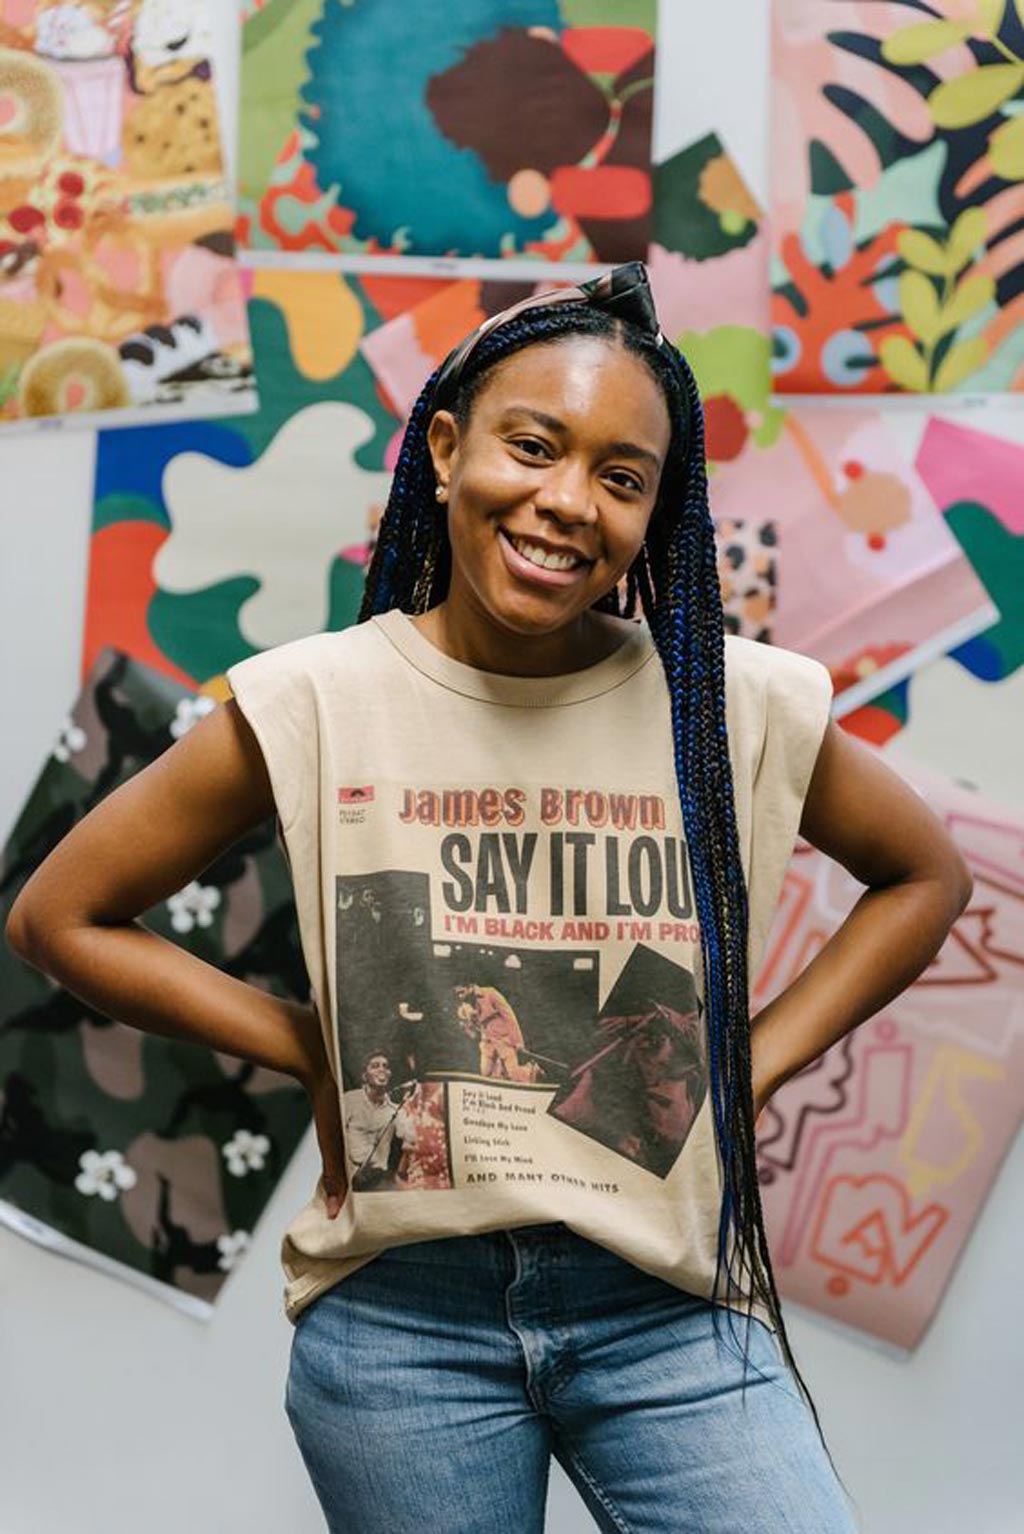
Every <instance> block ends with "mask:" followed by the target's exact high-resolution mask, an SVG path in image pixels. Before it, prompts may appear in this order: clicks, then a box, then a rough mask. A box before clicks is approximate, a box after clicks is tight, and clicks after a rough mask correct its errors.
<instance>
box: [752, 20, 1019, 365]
mask: <svg viewBox="0 0 1024 1534" xmlns="http://www.w3.org/2000/svg"><path fill="white" fill-rule="evenodd" d="M939 10H940V11H941V14H939V11H937V10H936V9H935V8H934V7H922V6H921V5H920V4H919V3H918V0H890V3H888V4H886V5H869V4H865V3H863V0H859V3H858V0H775V4H774V8H773V23H774V25H773V62H772V93H773V94H772V215H773V217H772V224H773V229H774V242H775V243H774V256H775V266H774V271H773V290H774V292H773V303H772V313H773V321H774V366H775V386H776V389H777V390H778V391H779V392H781V393H797V394H821V393H824V394H840V395H841V394H863V393H911V394H920V393H930V392H934V393H939V394H943V393H952V392H963V391H969V392H979V391H1004V390H1017V389H1022V388H1024V324H1022V323H1021V322H1022V320H1024V248H1022V245H1021V239H1020V232H1019V224H1020V217H1021V206H1022V198H1024V185H1022V183H1024V120H1022V118H1021V111H1022V108H1024V13H1022V10H1021V6H1020V5H1019V4H1017V3H1012V0H977V3H973V4H967V3H964V4H956V5H944V6H941V7H940V8H939Z"/></svg>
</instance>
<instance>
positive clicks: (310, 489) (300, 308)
mask: <svg viewBox="0 0 1024 1534" xmlns="http://www.w3.org/2000/svg"><path fill="white" fill-rule="evenodd" d="M252 281H253V287H252V297H251V300H250V304H249V314H250V323H251V326H252V334H253V341H254V346H255V353H256V361H257V368H258V371H259V377H260V409H259V410H258V411H257V412H256V413H255V414H252V415H246V416H242V417H239V418H238V419H234V420H218V421H190V422H180V423H175V424H173V425H167V426H160V427H156V428H148V427H135V428H133V429H132V430H130V431H121V432H101V433H100V435H99V439H98V444H97V456H96V475H95V486H94V509H93V531H92V538H91V542H90V555H89V571H88V582H87V590H86V605H85V638H84V645H83V667H84V668H85V669H87V668H88V667H89V666H90V665H91V664H92V661H93V658H94V657H95V655H96V654H97V653H98V652H99V651H100V650H101V649H102V648H103V647H104V646H106V645H114V646H116V647H118V648H119V649H122V650H124V651H125V652H126V653H128V654H130V655H132V656H134V657H135V658H136V659H137V660H141V661H143V662H145V663H146V664H147V665H151V666H154V667H156V668H158V669H159V670H161V671H163V672H165V673H166V674H167V675H168V676H172V677H174V678H175V679H176V680H178V681H179V682H181V683H182V684H183V685H198V684H201V683H204V682H207V681H209V680H210V679H211V678H213V677H216V676H219V675H221V674H222V673H223V672H224V671H225V670H226V669H227V667H228V666H230V665H233V664H234V662H235V661H238V660H242V659H244V658H245V657H246V656H249V655H255V654H256V653H257V652H258V651H260V650H265V649H269V648H270V647H271V646H273V645H277V644H282V643H284V642H285V641H286V640H289V639H297V638H299V637H301V636H302V635H304V634H313V633H319V632H320V631H322V630H324V629H340V628H344V627H345V626H346V625H347V624H349V623H352V622H354V621H355V618H356V614H357V612H358V608H359V603H360V600H361V596H362V587H363V576H364V570H365V567H366V563H367V559H368V555H369V545H370V542H371V539H372V535H373V532H374V528H375V525H376V521H377V520H378V519H379V516H380V512H381V510H382V508H383V505H384V503H385V501H386V499H387V491H388V485H389V482H390V469H391V467H392V466H393V462H394V457H395V454H396V453H397V448H398V435H399V434H400V422H399V420H398V419H397V417H396V416H395V415H394V414H393V413H392V411H391V409H390V407H389V405H388V403H387V402H386V400H385V399H384V398H383V397H382V395H381V392H380V390H379V388H378V387H377V385H376V383H375V381H374V377H373V374H372V373H371V371H370V369H369V367H368V366H367V364H366V362H365V360H364V359H363V357H362V354H361V353H360V351H359V349H358V343H359V341H360V339H361V337H362V336H363V335H364V333H365V332H366V330H367V329H368V328H370V327H372V326H374V325H376V324H377V323H378V322H379V319H380V316H381V315H382V314H392V313H393V312H394V310H395V309H396V308H400V307H401V305H403V304H405V303H410V302H414V301H415V300H416V299H419V298H422V297H423V295H424V293H429V292H431V291H433V290H434V289H436V287H437V284H436V283H435V282H424V281H423V280H422V279H419V280H412V279H409V278H397V277H387V276H385V277H379V278H369V277H367V278H365V279H355V278H347V277H343V276H341V275H340V274H338V273H336V272H326V271H321V272H309V271H306V272H290V271H283V270H262V271H257V272H254V273H253V274H252Z"/></svg>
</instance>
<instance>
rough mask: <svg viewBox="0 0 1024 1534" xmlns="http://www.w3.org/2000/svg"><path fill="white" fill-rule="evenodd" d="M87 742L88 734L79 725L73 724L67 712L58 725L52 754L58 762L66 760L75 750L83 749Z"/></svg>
mask: <svg viewBox="0 0 1024 1534" xmlns="http://www.w3.org/2000/svg"><path fill="white" fill-rule="evenodd" d="M87 743H88V736H87V735H86V733H85V731H84V730H83V729H82V727H81V725H79V724H75V722H74V720H73V719H72V718H71V715H70V714H69V715H68V717H67V718H66V719H65V721H64V723H63V724H62V725H61V727H60V734H59V736H58V737H57V744H56V745H55V746H54V748H53V754H54V756H55V757H56V758H57V760H58V762H66V761H68V760H69V759H70V757H71V756H72V754H73V753H74V752H76V751H84V750H85V747H86V744H87Z"/></svg>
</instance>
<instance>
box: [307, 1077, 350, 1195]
mask: <svg viewBox="0 0 1024 1534" xmlns="http://www.w3.org/2000/svg"><path fill="white" fill-rule="evenodd" d="M313 1122H314V1124H315V1126H316V1137H317V1143H318V1145H319V1147H320V1158H321V1161H322V1163H323V1171H322V1174H321V1181H322V1183H323V1188H324V1194H325V1196H326V1199H327V1217H328V1219H331V1220H334V1219H337V1217H338V1214H339V1213H340V1210H341V1205H342V1202H343V1200H344V1197H345V1194H346V1193H347V1192H348V1177H347V1175H346V1172H345V1156H344V1146H343V1142H342V1131H341V1111H340V1108H339V1105H338V1093H337V1089H336V1088H335V1085H334V1081H333V1079H331V1078H330V1077H328V1079H327V1081H326V1082H325V1083H324V1084H323V1085H322V1086H321V1087H320V1089H319V1090H318V1091H317V1093H316V1094H315V1096H314V1098H313Z"/></svg>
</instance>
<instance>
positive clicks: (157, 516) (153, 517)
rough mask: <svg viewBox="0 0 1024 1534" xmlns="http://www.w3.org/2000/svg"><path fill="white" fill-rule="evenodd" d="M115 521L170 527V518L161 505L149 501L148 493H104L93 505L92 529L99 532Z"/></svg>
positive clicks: (111, 525)
mask: <svg viewBox="0 0 1024 1534" xmlns="http://www.w3.org/2000/svg"><path fill="white" fill-rule="evenodd" d="M115 522H154V523H155V524H156V525H157V527H170V525H171V523H170V518H169V517H168V515H167V512H166V511H165V510H164V508H163V506H162V505H158V504H157V503H156V502H155V501H151V500H150V498H149V496H148V495H132V494H130V493H128V494H124V495H120V494H114V495H105V496H104V497H103V499H102V500H101V501H97V502H96V505H95V506H94V507H93V513H92V530H93V532H94V533H98V532H101V531H102V529H103V528H105V527H113V525H114V523H115Z"/></svg>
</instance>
